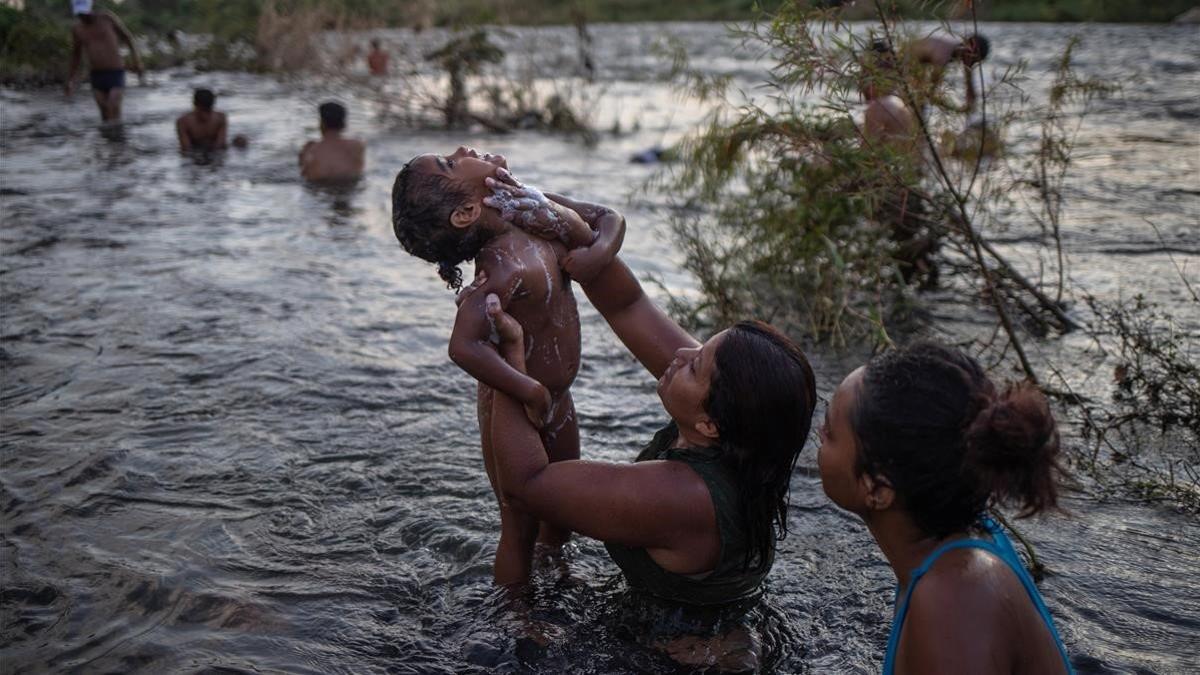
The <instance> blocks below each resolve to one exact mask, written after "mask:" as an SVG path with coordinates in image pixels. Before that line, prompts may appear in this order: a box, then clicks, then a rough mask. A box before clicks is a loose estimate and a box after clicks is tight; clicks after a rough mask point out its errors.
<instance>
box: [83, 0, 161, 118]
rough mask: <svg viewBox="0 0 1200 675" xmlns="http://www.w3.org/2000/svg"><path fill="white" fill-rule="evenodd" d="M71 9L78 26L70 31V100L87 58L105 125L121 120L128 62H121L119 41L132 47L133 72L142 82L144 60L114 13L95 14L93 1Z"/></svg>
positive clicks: (127, 31)
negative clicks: (80, 66) (81, 62)
mask: <svg viewBox="0 0 1200 675" xmlns="http://www.w3.org/2000/svg"><path fill="white" fill-rule="evenodd" d="M71 9H72V10H73V11H74V13H75V16H76V17H77V18H78V19H79V22H78V23H76V24H75V25H74V26H72V27H71V67H70V70H69V71H68V73H67V96H70V95H71V94H72V93H74V91H75V78H76V75H78V72H79V61H80V57H81V56H82V55H83V54H85V53H86V54H87V60H88V68H90V69H91V78H90V79H91V82H92V95H94V96H95V97H96V105H97V106H98V107H99V108H100V119H101V120H103V121H105V122H110V121H114V120H119V119H121V99H122V98H123V97H124V95H125V61H124V60H123V59H122V58H121V49H120V44H119V42H120V41H123V42H124V43H125V44H126V46H128V47H129V54H130V56H131V57H132V58H133V70H134V72H136V73H137V74H138V80H139V81H141V80H142V76H143V70H142V58H141V56H139V55H138V51H137V46H135V45H134V44H133V35H131V34H130V33H129V29H128V28H126V27H125V24H123V23H121V20H120V19H118V18H117V17H116V15H115V14H112V13H111V12H92V0H71Z"/></svg>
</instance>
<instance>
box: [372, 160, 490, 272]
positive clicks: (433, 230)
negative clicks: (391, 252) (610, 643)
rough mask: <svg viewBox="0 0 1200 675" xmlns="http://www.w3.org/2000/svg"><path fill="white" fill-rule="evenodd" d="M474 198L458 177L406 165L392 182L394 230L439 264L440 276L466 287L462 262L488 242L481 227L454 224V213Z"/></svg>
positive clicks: (412, 247)
mask: <svg viewBox="0 0 1200 675" xmlns="http://www.w3.org/2000/svg"><path fill="white" fill-rule="evenodd" d="M469 199H470V194H469V193H468V192H467V191H466V190H464V189H463V188H462V186H461V185H459V184H458V183H456V182H455V181H454V180H452V179H450V178H448V177H446V176H442V175H439V174H434V173H429V172H422V171H418V170H416V169H414V168H413V165H412V162H409V163H408V164H405V165H404V168H402V169H400V172H399V173H397V174H396V182H395V183H393V184H392V230H393V231H394V232H395V233H396V239H398V240H399V241H400V245H401V246H403V247H404V250H405V251H408V252H409V253H411V254H413V255H415V256H417V257H418V258H420V259H422V260H427V261H429V262H431V263H436V264H437V266H438V276H440V277H441V278H442V280H443V281H445V282H446V286H448V287H449V288H452V289H454V290H458V289H460V288H462V271H461V270H459V269H458V265H459V263H461V262H463V261H464V260H470V259H472V258H474V257H475V256H476V255H477V254H478V253H479V250H480V249H481V248H483V245H484V244H485V243H486V242H487V238H486V237H485V236H484V234H483V232H482V230H481V228H478V227H462V228H459V227H454V226H453V225H451V224H450V214H452V213H454V209H456V208H458V207H459V206H461V205H462V204H464V203H465V202H467V201H468V200H469Z"/></svg>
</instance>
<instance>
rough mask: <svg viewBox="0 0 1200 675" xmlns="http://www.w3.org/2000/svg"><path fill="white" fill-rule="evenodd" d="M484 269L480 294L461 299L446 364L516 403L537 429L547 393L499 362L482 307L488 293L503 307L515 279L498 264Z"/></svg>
mask: <svg viewBox="0 0 1200 675" xmlns="http://www.w3.org/2000/svg"><path fill="white" fill-rule="evenodd" d="M488 267H489V268H490V269H486V268H485V269H484V270H483V272H484V274H486V275H488V276H485V277H484V280H483V281H482V283H480V284H479V286H478V289H477V290H480V291H483V292H471V293H465V294H463V296H462V299H461V303H460V304H459V306H458V314H457V315H456V316H455V318H454V330H453V331H452V332H451V334H450V360H452V361H454V363H456V364H458V367H460V368H462V369H463V370H465V371H466V372H467V373H468V374H469V375H470V376H471V377H474V378H475V379H476V380H479V381H480V382H482V383H483V384H486V385H487V386H489V387H491V388H493V389H495V390H497V391H502V392H504V393H505V394H508V395H509V396H511V397H513V398H515V399H516V400H518V401H520V402H521V403H522V404H523V405H524V406H525V411H526V413H527V414H528V415H529V418H530V420H531V421H532V422H533V423H534V424H535V425H537V426H539V427H540V426H542V425H543V424H545V418H546V415H548V414H549V412H550V403H551V402H550V391H549V390H548V389H546V387H545V386H544V385H543V384H542V383H541V382H538V381H537V380H535V379H533V378H532V377H529V376H528V375H526V374H524V373H522V372H520V371H518V370H516V369H514V368H513V367H512V366H510V365H508V363H507V362H505V360H504V359H502V358H500V355H499V354H498V353H497V352H496V348H495V347H494V346H492V343H491V337H492V334H493V328H492V325H491V323H489V319H488V317H487V312H486V311H485V307H484V302H485V298H486V297H487V294H488V293H495V294H497V295H498V296H499V297H500V300H501V304H502V306H504V307H507V306H508V303H509V301H510V300H511V299H512V288H513V286H514V285H515V282H516V280H517V279H518V276H517V274H516V273H515V271H514V270H511V269H505V268H504V267H503V266H502V264H495V265H489V266H488ZM474 285H475V284H472V286H474Z"/></svg>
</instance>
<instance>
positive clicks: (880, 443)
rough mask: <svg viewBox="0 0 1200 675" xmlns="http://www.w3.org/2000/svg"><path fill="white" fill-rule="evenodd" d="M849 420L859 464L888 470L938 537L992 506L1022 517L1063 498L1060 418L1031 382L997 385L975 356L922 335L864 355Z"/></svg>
mask: <svg viewBox="0 0 1200 675" xmlns="http://www.w3.org/2000/svg"><path fill="white" fill-rule="evenodd" d="M850 425H851V428H852V429H853V430H854V435H855V437H856V441H857V445H858V470H859V473H860V475H861V474H862V473H867V474H871V475H875V476H882V477H884V478H886V479H887V481H888V482H890V483H891V485H892V487H893V489H895V491H896V494H897V496H898V498H899V499H900V505H901V507H902V508H904V509H905V510H906V511H908V513H909V514H910V515H911V516H912V518H913V520H914V521H915V522H916V524H917V526H918V527H919V528H921V530H923V531H924V532H926V533H928V534H929V535H931V536H934V537H939V538H941V537H945V536H948V535H951V534H954V533H957V532H962V531H964V530H966V529H968V528H970V527H971V525H972V524H973V523H974V522H975V521H976V520H977V519H978V518H979V516H980V515H981V514H982V513H983V511H984V510H985V509H986V508H987V507H988V506H990V505H1008V506H1015V507H1017V508H1018V509H1019V510H1020V512H1019V516H1020V517H1027V516H1031V515H1033V514H1035V513H1039V512H1041V511H1044V510H1046V509H1051V508H1054V507H1056V506H1057V503H1058V479H1059V477H1060V475H1061V472H1062V471H1061V468H1060V466H1059V464H1058V454H1059V445H1058V427H1057V425H1056V423H1055V421H1054V416H1053V415H1052V414H1051V412H1050V406H1049V404H1048V403H1047V402H1046V397H1045V396H1043V395H1042V393H1041V392H1040V391H1038V389H1037V388H1036V387H1035V386H1033V385H1032V384H1028V383H1016V384H1011V385H1009V386H1008V387H1007V388H1006V389H1004V390H1003V391H998V390H997V389H996V387H995V385H993V384H992V382H991V380H989V379H988V377H987V374H986V373H984V371H983V369H982V368H981V367H980V366H979V364H978V363H977V362H976V361H975V359H972V358H971V357H969V356H967V355H965V354H963V353H961V352H959V351H958V350H956V349H951V348H948V347H944V346H942V345H939V344H936V343H932V342H920V343H916V344H913V345H910V346H908V347H905V348H903V349H900V350H897V351H893V352H889V353H887V354H884V355H883V356H880V357H877V358H876V359H874V360H872V361H871V362H870V363H869V364H867V367H866V372H865V374H864V376H863V379H862V383H861V385H860V388H859V391H858V392H857V394H856V396H855V404H854V407H853V409H852V410H851V411H850Z"/></svg>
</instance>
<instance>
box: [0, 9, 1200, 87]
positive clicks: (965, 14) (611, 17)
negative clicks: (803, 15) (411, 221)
mask: <svg viewBox="0 0 1200 675" xmlns="http://www.w3.org/2000/svg"><path fill="white" fill-rule="evenodd" d="M811 1H812V2H819V3H824V4H827V5H835V4H837V2H838V0H811ZM968 2H970V0H953V1H950V2H935V3H928V2H924V1H923V0H898V1H897V2H896V4H898V5H899V6H900V7H901V14H902V15H904V16H906V17H908V18H912V19H964V18H970V16H971V14H970V10H969V7H968V5H967V3H968ZM108 4H109V3H104V2H100V3H97V7H98V8H100V9H105V8H106V5H108ZM779 4H780V0H758V1H756V0H660V1H659V2H655V3H648V2H644V1H643V0H575V1H574V2H563V1H562V0H521V1H520V2H518V1H517V0H442V1H440V2H435V1H434V0H416V1H414V2H407V3H393V2H383V1H381V0H280V1H275V2H258V1H251V0H227V1H226V2H223V3H221V6H220V10H219V11H217V10H215V9H214V6H213V5H212V3H206V2H205V1H204V0H178V1H177V2H174V3H171V7H169V8H163V7H161V6H157V3H148V2H144V1H143V0H126V1H125V2H123V3H121V4H120V5H119V6H118V5H114V6H112V7H111V8H112V9H115V10H116V11H117V12H118V13H119V14H120V16H121V18H122V19H123V20H124V21H125V23H126V24H127V25H128V26H129V27H130V29H131V30H132V31H133V32H134V33H135V34H136V35H139V36H145V37H148V38H151V39H152V40H154V41H156V42H157V41H161V39H165V38H167V37H168V36H173V35H175V34H177V33H178V32H182V33H189V34H194V35H197V34H198V35H211V36H213V37H214V44H215V45H216V46H217V47H218V51H219V50H220V47H221V45H236V44H242V45H253V44H255V42H256V40H258V39H260V37H261V36H260V33H261V30H260V28H261V21H262V19H263V17H264V16H265V15H267V14H270V15H271V16H273V17H279V16H288V15H291V14H294V13H303V14H305V15H307V16H309V17H313V18H314V22H313V25H324V27H325V28H327V29H339V28H370V27H389V26H390V27H418V28H420V27H433V26H445V27H453V26H460V27H466V26H475V25H485V24H486V25H497V24H498V25H559V24H568V25H569V24H581V23H620V22H653V21H748V20H751V19H754V18H756V17H762V16H763V11H766V12H767V13H769V12H771V11H772V10H773V9H774V8H776V7H778V6H779ZM845 4H846V7H845V8H844V9H843V10H842V12H841V14H840V16H842V17H843V18H845V19H849V20H856V19H865V18H870V17H871V16H873V14H874V11H875V9H874V3H872V2H868V1H867V0H858V1H857V2H850V3H845ZM889 4H890V3H889ZM23 7H24V9H21V10H18V9H13V8H12V7H9V6H3V5H0V84H7V85H11V84H26V85H29V84H34V85H37V84H51V83H61V82H62V79H63V78H64V77H65V75H66V67H67V59H68V56H69V53H68V49H69V42H68V30H69V26H70V22H71V17H70V16H69V15H68V14H67V10H66V7H65V3H60V2H58V1H57V0H53V1H52V0H25V2H24V3H23ZM1189 10H1190V13H1191V14H1192V15H1195V14H1197V13H1200V4H1198V3H1197V0H1161V1H1160V2H1153V3H1149V2H1142V3H1134V2H1108V1H1106V0H1054V1H1053V2H1046V1H1044V0H992V1H990V2H987V1H983V2H976V8H975V12H976V13H977V18H978V19H979V20H980V21H1048V22H1118V23H1119V22H1130V23H1135V22H1143V23H1154V22H1169V21H1172V20H1174V19H1176V18H1177V17H1180V16H1181V15H1183V14H1184V13H1187V12H1189ZM219 62H220V60H218V61H217V63H219ZM148 65H149V66H150V67H154V66H155V65H156V64H155V62H154V61H153V60H152V61H151V62H150V63H149V64H148ZM217 68H218V69H241V68H237V67H236V65H234V64H233V63H232V62H230V63H229V64H227V65H224V66H221V65H218V66H217Z"/></svg>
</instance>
